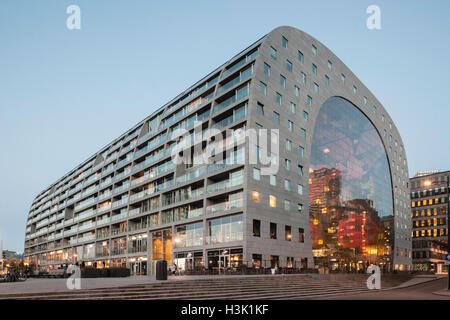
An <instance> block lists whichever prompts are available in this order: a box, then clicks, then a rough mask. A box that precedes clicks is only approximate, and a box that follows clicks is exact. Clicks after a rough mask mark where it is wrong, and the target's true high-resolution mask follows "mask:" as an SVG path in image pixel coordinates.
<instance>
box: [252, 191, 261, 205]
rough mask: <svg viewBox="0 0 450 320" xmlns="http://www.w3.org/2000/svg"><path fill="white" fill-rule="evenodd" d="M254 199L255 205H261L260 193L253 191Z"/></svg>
mask: <svg viewBox="0 0 450 320" xmlns="http://www.w3.org/2000/svg"><path fill="white" fill-rule="evenodd" d="M252 198H253V201H254V202H255V203H259V192H258V191H253V192H252Z"/></svg>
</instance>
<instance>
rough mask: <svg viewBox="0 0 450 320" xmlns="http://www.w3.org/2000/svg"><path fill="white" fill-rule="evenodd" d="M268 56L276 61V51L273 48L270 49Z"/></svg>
mask: <svg viewBox="0 0 450 320" xmlns="http://www.w3.org/2000/svg"><path fill="white" fill-rule="evenodd" d="M270 56H271V57H272V58H273V59H274V60H277V50H275V48H274V47H270Z"/></svg>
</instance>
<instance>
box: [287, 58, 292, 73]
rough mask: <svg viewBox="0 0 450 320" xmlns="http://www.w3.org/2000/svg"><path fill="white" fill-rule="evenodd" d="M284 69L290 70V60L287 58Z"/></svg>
mask: <svg viewBox="0 0 450 320" xmlns="http://www.w3.org/2000/svg"><path fill="white" fill-rule="evenodd" d="M286 69H287V71H291V72H292V62H290V61H289V60H286Z"/></svg>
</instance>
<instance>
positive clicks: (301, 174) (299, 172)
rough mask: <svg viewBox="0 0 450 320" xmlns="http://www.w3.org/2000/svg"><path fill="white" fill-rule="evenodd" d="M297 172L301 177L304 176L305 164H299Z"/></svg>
mask: <svg viewBox="0 0 450 320" xmlns="http://www.w3.org/2000/svg"><path fill="white" fill-rule="evenodd" d="M297 173H298V175H299V176H300V177H302V176H303V166H301V165H299V166H298V168H297Z"/></svg>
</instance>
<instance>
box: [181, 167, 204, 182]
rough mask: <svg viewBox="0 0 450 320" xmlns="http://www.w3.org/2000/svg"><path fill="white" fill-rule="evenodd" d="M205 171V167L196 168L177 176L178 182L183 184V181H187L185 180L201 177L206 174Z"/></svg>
mask: <svg viewBox="0 0 450 320" xmlns="http://www.w3.org/2000/svg"><path fill="white" fill-rule="evenodd" d="M205 172H206V169H205V167H201V168H198V169H197V170H194V171H191V172H189V173H186V174H184V175H182V176H179V177H178V178H177V180H176V184H177V185H178V184H182V183H185V182H187V181H190V180H192V179H196V178H199V177H201V176H203V175H204V174H205Z"/></svg>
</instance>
